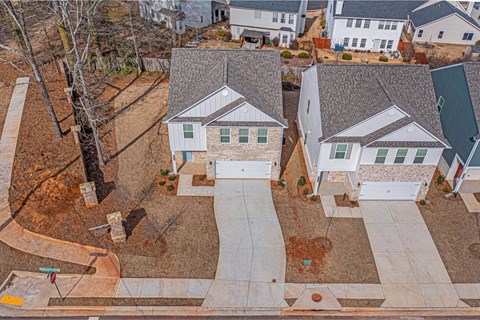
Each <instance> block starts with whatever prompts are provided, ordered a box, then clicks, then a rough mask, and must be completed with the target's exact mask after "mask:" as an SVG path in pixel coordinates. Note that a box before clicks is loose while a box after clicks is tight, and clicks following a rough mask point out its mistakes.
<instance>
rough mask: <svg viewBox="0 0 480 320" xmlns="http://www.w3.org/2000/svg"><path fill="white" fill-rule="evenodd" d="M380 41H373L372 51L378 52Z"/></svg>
mask: <svg viewBox="0 0 480 320" xmlns="http://www.w3.org/2000/svg"><path fill="white" fill-rule="evenodd" d="M380 41H381V40H380V39H375V40H373V50H372V51H374V52H377V51H379V50H380Z"/></svg>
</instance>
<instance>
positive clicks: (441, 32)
mask: <svg viewBox="0 0 480 320" xmlns="http://www.w3.org/2000/svg"><path fill="white" fill-rule="evenodd" d="M443 33H444V32H443V31H440V32H439V33H438V39H443Z"/></svg>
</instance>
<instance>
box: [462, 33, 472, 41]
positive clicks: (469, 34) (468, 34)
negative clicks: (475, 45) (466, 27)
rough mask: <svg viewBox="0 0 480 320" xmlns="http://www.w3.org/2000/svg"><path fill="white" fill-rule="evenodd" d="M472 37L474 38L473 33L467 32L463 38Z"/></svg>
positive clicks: (468, 38) (470, 38)
mask: <svg viewBox="0 0 480 320" xmlns="http://www.w3.org/2000/svg"><path fill="white" fill-rule="evenodd" d="M472 38H473V33H469V32H465V33H464V34H463V38H462V40H472Z"/></svg>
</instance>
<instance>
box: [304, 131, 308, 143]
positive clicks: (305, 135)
mask: <svg viewBox="0 0 480 320" xmlns="http://www.w3.org/2000/svg"><path fill="white" fill-rule="evenodd" d="M307 137H308V134H307V133H306V132H305V133H304V135H303V144H304V145H306V144H307Z"/></svg>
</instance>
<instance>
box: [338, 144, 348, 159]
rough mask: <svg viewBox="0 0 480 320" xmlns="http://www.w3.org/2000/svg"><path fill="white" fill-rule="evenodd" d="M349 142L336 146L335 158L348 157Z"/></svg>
mask: <svg viewBox="0 0 480 320" xmlns="http://www.w3.org/2000/svg"><path fill="white" fill-rule="evenodd" d="M347 148H348V144H346V143H339V144H337V147H336V148H335V159H345V158H346V157H347Z"/></svg>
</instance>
